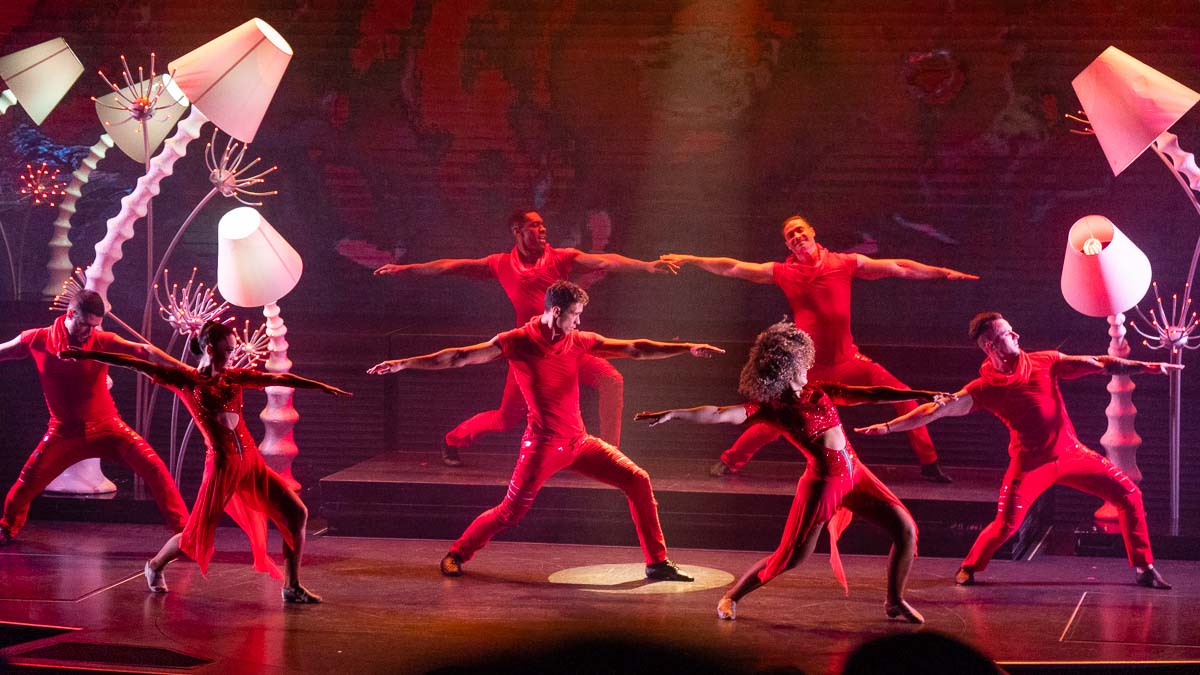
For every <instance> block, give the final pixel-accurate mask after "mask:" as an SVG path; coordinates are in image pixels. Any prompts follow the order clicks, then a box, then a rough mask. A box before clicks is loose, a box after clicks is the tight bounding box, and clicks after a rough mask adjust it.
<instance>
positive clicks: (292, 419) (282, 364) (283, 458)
mask: <svg viewBox="0 0 1200 675" xmlns="http://www.w3.org/2000/svg"><path fill="white" fill-rule="evenodd" d="M263 316H264V317H266V319H267V336H268V337H269V338H270V351H271V356H270V357H269V358H268V359H267V371H268V372H271V373H286V372H289V371H291V369H292V362H291V361H290V360H288V356H287V350H288V343H287V337H286V336H287V326H285V325H284V324H283V319H281V318H280V317H279V305H277V304H275V303H273V302H272V303H269V304H267V305H265V306H264V307H263ZM295 391H296V390H295V389H293V388H291V387H267V389H266V392H267V406H266V407H265V408H263V410H262V412H261V413H259V415H258V418H259V419H261V420H262V422H263V429H264V431H263V440H262V443H261V444H259V446H258V449H259V452H261V453H262V456H263V459H264V460H266V462H267V465H268V466H270V467H271V468H272V469H274V470H275V471H277V472H278V473H279V475H280V476H282V477H283V480H284V481H286V482H287V484H288V487H290V488H291V489H292V490H299V489H300V483H299V481H297V480H296V478H295V477H294V476H293V475H292V462H294V461H295V459H296V455H298V454H300V448H299V447H297V446H296V439H295V438H294V437H293V435H292V430H293V428H295V426H296V422H297V421H299V419H300V413H299V412H297V411H296V408H295V406H293V405H292V396H293V394H294V393H295Z"/></svg>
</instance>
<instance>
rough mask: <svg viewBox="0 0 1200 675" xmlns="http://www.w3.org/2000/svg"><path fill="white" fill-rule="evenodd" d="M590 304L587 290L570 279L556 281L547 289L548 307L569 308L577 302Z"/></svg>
mask: <svg viewBox="0 0 1200 675" xmlns="http://www.w3.org/2000/svg"><path fill="white" fill-rule="evenodd" d="M577 302H578V303H579V304H581V305H586V304H588V294H587V291H585V290H583V289H582V288H580V287H579V286H577V285H576V284H573V283H571V282H569V281H556V282H554V283H552V284H550V288H547V289H546V309H547V310H549V309H550V308H551V307H558V308H559V309H563V310H565V309H567V308H568V307H570V306H571V305H573V304H575V303H577Z"/></svg>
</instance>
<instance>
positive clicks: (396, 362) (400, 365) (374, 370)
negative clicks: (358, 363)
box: [367, 359, 408, 375]
mask: <svg viewBox="0 0 1200 675" xmlns="http://www.w3.org/2000/svg"><path fill="white" fill-rule="evenodd" d="M407 367H408V364H407V363H405V360H404V359H393V360H391V361H381V362H379V363H376V364H375V365H373V366H371V367H370V368H368V369H367V374H368V375H387V374H388V373H398V372H400V371H402V370H404V369H405V368H407Z"/></svg>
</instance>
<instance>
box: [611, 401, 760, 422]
mask: <svg viewBox="0 0 1200 675" xmlns="http://www.w3.org/2000/svg"><path fill="white" fill-rule="evenodd" d="M746 417H747V416H746V406H744V405H726V406H715V405H702V406H699V407H696V408H671V409H670V410H660V411H658V412H647V411H642V412H640V413H638V414H636V415H634V416H633V419H635V420H638V421H648V422H650V426H652V427H653V426H657V425H659V424H662V423H663V422H670V421H671V420H682V421H684V422H693V423H695V424H741V423H743V422H745V421H746Z"/></svg>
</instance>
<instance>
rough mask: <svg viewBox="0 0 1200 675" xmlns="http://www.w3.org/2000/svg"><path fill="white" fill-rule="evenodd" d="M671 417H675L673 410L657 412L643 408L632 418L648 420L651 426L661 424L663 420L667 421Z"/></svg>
mask: <svg viewBox="0 0 1200 675" xmlns="http://www.w3.org/2000/svg"><path fill="white" fill-rule="evenodd" d="M673 419H675V411H674V410H660V411H659V412H648V411H645V410H643V411H642V412H640V413H638V414H636V415H634V416H633V420H634V421H635V422H646V421H648V422H650V426H652V427H653V426H657V425H659V424H662V423H663V422H669V421H671V420H673Z"/></svg>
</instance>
